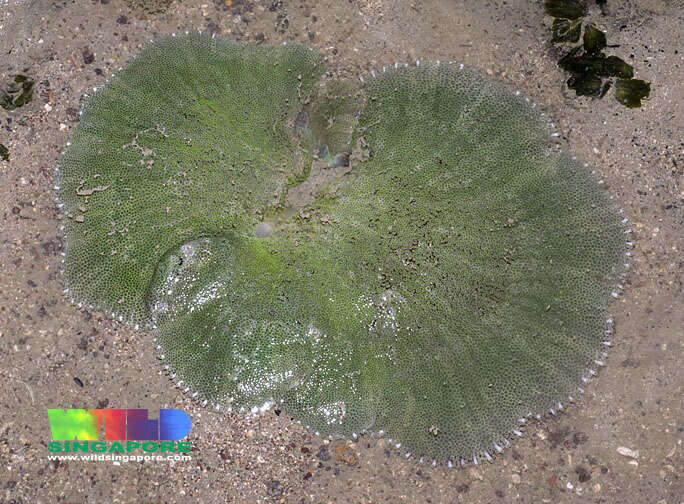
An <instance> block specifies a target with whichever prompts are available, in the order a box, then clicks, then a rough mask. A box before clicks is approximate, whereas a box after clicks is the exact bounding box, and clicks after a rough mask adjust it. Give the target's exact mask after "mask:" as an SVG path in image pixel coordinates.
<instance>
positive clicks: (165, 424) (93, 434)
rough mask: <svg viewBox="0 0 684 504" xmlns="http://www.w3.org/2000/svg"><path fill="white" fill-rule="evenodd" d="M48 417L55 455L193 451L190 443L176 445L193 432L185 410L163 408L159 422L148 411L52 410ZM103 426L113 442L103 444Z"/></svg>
mask: <svg viewBox="0 0 684 504" xmlns="http://www.w3.org/2000/svg"><path fill="white" fill-rule="evenodd" d="M47 414H48V419H49V421H50V429H51V431H52V439H53V441H52V442H50V443H49V444H48V451H49V452H51V453H69V452H71V453H78V452H85V453H88V452H94V453H103V452H109V453H112V452H119V453H124V452H125V453H130V452H132V451H135V450H138V449H142V451H143V452H145V453H155V452H158V453H169V452H170V453H183V452H189V451H190V450H191V444H190V442H175V441H178V440H180V439H183V438H184V437H185V436H187V435H188V434H189V433H190V417H189V416H188V415H187V414H186V413H185V412H183V411H181V410H177V409H160V410H159V419H149V418H148V413H147V410H146V409H66V410H65V409H48V410H47ZM103 427H104V439H105V441H110V443H106V442H102V441H99V439H100V434H101V432H102V430H103ZM89 441H95V442H94V443H89ZM123 441H125V443H123ZM141 441H145V442H144V443H141Z"/></svg>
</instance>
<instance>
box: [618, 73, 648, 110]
mask: <svg viewBox="0 0 684 504" xmlns="http://www.w3.org/2000/svg"><path fill="white" fill-rule="evenodd" d="M650 93H651V83H650V82H645V81H643V80H639V79H618V81H617V82H616V83H615V98H616V99H617V101H619V102H620V103H622V104H623V105H625V106H626V107H629V108H637V107H641V100H643V99H644V98H648V95H649V94H650Z"/></svg>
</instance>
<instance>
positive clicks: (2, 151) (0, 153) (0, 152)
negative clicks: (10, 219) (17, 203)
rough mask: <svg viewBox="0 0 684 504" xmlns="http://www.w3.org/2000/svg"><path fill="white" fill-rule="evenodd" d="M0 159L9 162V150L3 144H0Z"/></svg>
mask: <svg viewBox="0 0 684 504" xmlns="http://www.w3.org/2000/svg"><path fill="white" fill-rule="evenodd" d="M0 159H2V160H3V161H9V149H8V148H7V147H5V146H4V145H2V144H0ZM13 210H14V209H13Z"/></svg>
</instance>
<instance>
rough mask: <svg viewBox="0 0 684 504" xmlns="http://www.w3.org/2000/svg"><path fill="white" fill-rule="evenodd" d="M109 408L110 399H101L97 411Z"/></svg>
mask: <svg viewBox="0 0 684 504" xmlns="http://www.w3.org/2000/svg"><path fill="white" fill-rule="evenodd" d="M107 406H109V399H100V400H99V401H97V409H102V408H106V407H107Z"/></svg>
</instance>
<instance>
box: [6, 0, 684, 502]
mask: <svg viewBox="0 0 684 504" xmlns="http://www.w3.org/2000/svg"><path fill="white" fill-rule="evenodd" d="M227 3H229V4H230V5H226V4H227ZM589 4H590V5H589V17H588V19H590V20H591V21H593V22H595V23H596V24H597V26H598V27H599V28H601V29H602V30H604V31H605V32H606V34H607V37H608V43H609V44H616V45H618V46H619V47H616V48H612V49H611V50H610V51H611V52H610V54H616V55H618V56H620V57H622V58H624V59H625V60H626V61H628V62H629V63H631V64H633V65H634V67H635V71H636V77H637V78H640V79H644V80H647V81H650V82H651V83H652V90H651V96H650V98H649V99H648V100H647V101H645V102H644V105H643V107H642V108H641V109H627V108H625V107H623V106H621V105H620V104H618V103H617V102H616V101H615V99H614V98H613V94H612V91H611V92H609V94H608V96H606V97H605V98H604V99H603V100H589V99H576V98H574V93H573V92H571V91H570V92H568V91H567V90H566V89H564V86H563V85H562V83H563V81H564V80H565V79H566V78H567V75H566V74H565V73H564V72H563V71H562V70H560V69H559V68H558V67H557V65H556V61H557V59H558V53H557V50H556V49H554V48H553V47H552V45H551V44H550V43H549V38H550V26H551V18H549V17H548V16H546V15H545V14H544V11H543V8H542V7H541V5H542V2H537V1H533V2H526V1H522V0H509V1H501V0H493V1H489V2H480V1H474V0H471V1H458V0H450V1H447V0H442V1H429V0H414V1H409V0H406V1H400V0H349V1H346V0H337V1H328V0H325V1H320V2H314V1H301V2H300V1H273V0H256V1H249V0H233V2H232V3H231V2H222V1H221V0H206V3H202V2H195V1H190V0H186V1H180V2H179V1H173V2H171V3H167V2H165V1H164V0H156V1H148V2H140V1H135V0H129V2H128V3H126V2H123V1H117V0H53V1H48V0H36V1H29V0H0V82H6V81H7V80H8V79H9V78H10V76H11V75H14V74H16V73H22V72H23V73H26V74H27V75H29V76H30V77H32V78H33V79H34V80H35V82H36V94H35V98H34V100H33V101H32V102H31V103H29V104H28V105H26V106H24V107H21V108H19V109H17V110H14V111H11V112H7V111H5V110H2V109H0V143H2V144H4V145H5V146H7V147H8V148H9V152H10V160H9V161H0V181H1V183H0V202H1V204H0V214H1V215H0V239H1V240H2V247H0V268H1V271H2V274H1V276H0V351H1V354H0V355H1V356H2V358H1V359H0V378H1V379H2V385H3V386H2V388H1V389H0V503H9V502H15V503H18V502H23V503H33V502H64V503H81V502H150V503H157V502H159V503H166V502H169V503H170V502H203V503H215V502H216V503H218V502H221V503H242V502H246V503H252V502H264V503H266V502H283V503H309V502H314V503H327V502H339V503H347V502H348V503H381V502H426V503H427V502H429V503H456V502H468V503H497V502H502V503H508V502H519V503H566V502H567V503H575V502H576V503H585V502H591V503H620V504H631V503H653V504H678V503H680V502H684V497H682V496H683V495H684V484H683V483H682V480H681V474H682V467H683V464H682V460H683V457H682V450H684V447H683V446H682V437H683V436H684V434H683V430H684V424H683V419H684V414H683V411H682V384H683V383H684V372H683V371H682V370H683V369H684V366H683V365H682V362H683V360H682V335H683V328H684V315H683V313H684V310H683V309H682V304H683V303H682V278H681V274H682V250H683V249H684V230H683V229H682V223H683V221H684V217H683V208H684V192H683V189H682V186H681V183H682V175H683V170H684V144H683V137H684V134H683V133H682V132H684V86H682V82H684V59H683V57H682V50H683V49H684V44H683V43H682V42H684V13H683V12H684V9H682V6H681V5H679V6H678V5H676V2H675V3H673V2H664V1H660V0H651V1H636V0H632V1H628V0H623V1H617V0H614V1H613V0H608V2H607V3H606V6H605V7H604V10H603V12H602V11H601V9H600V8H599V7H598V6H596V5H595V3H594V2H593V1H592V2H589ZM197 29H201V30H209V31H212V32H215V33H217V35H219V36H222V37H225V38H228V39H232V40H240V41H248V42H254V43H264V44H278V43H281V42H283V41H296V42H299V43H303V44H306V45H309V46H310V47H312V48H315V49H316V50H318V51H320V52H321V53H322V54H323V55H324V56H325V57H326V60H327V63H328V65H329V66H330V68H331V69H332V71H333V72H334V73H336V74H339V75H344V76H347V77H354V78H356V77H358V76H359V75H363V74H365V73H367V72H369V71H370V70H371V69H373V68H379V67H382V65H383V64H387V63H389V62H394V61H400V62H412V61H415V60H416V59H425V60H430V59H431V60H437V59H439V60H441V61H448V60H454V61H458V62H463V63H465V64H467V65H470V66H472V67H475V68H478V69H480V70H481V71H482V72H486V73H487V74H488V75H490V76H491V78H493V79H496V80H500V81H503V82H506V83H508V84H509V85H511V86H512V87H513V88H515V89H518V90H520V91H521V92H522V93H523V94H524V95H526V96H528V97H530V98H531V99H532V100H534V101H535V102H536V103H538V104H539V106H540V107H541V108H542V109H543V110H544V111H545V112H546V113H547V114H548V115H549V116H550V117H551V118H552V120H553V122H554V124H555V126H556V128H557V129H558V131H559V132H560V133H561V137H562V140H563V143H564V144H565V146H566V147H567V149H569V150H570V151H572V152H573V153H574V154H576V155H577V156H578V157H580V158H581V159H583V160H585V161H587V162H589V163H590V164H591V165H593V166H594V167H595V169H596V170H597V172H599V174H600V175H601V177H602V178H603V179H604V180H605V182H606V184H607V186H608V188H609V190H610V191H611V193H612V194H613V195H614V196H615V198H616V200H618V201H619V202H620V203H621V205H622V206H623V208H624V211H625V215H627V216H628V217H629V218H630V219H631V221H632V223H633V226H632V231H633V234H634V244H635V248H634V250H633V264H632V272H631V274H630V276H629V277H628V281H627V282H626V284H625V293H624V295H623V296H621V297H620V298H619V299H618V300H617V301H615V302H614V303H613V308H612V312H613V314H614V318H615V335H614V338H613V342H614V346H613V349H612V350H611V352H610V355H609V358H608V363H607V364H608V365H607V366H606V367H605V368H604V369H602V370H601V372H600V374H599V376H598V378H597V379H595V380H593V382H592V383H591V384H590V385H589V386H588V387H587V390H586V394H585V395H584V396H583V397H582V398H581V399H580V400H579V401H578V402H577V403H575V404H574V405H572V406H571V407H569V408H566V409H565V410H564V411H563V412H562V413H559V414H557V415H556V416H554V417H550V418H547V419H545V420H544V421H543V422H541V423H534V424H532V425H529V426H528V427H527V429H526V431H525V434H524V436H523V438H522V439H520V440H518V441H517V442H516V443H515V445H514V446H513V448H510V449H508V450H506V451H505V452H504V454H503V455H502V456H500V457H498V458H496V459H495V461H494V462H493V463H485V464H480V465H478V466H469V467H467V468H465V469H449V468H447V467H442V466H437V467H432V466H430V465H425V464H419V463H418V462H416V461H415V460H410V459H409V460H407V459H405V458H404V457H402V456H400V455H399V454H398V453H396V452H395V451H393V450H391V449H390V448H389V447H388V446H387V445H386V443H385V442H384V441H383V440H377V439H375V438H369V437H361V438H359V440H357V441H354V442H352V441H346V442H345V441H342V442H333V443H328V442H327V441H323V440H321V439H319V438H317V437H316V436H314V435H312V434H310V433H308V432H306V430H305V429H303V428H302V427H300V426H298V425H296V424H295V423H293V422H291V421H290V419H289V417H286V415H276V414H275V413H274V412H273V411H270V412H268V413H267V414H266V415H265V416H262V417H248V416H245V415H240V414H232V415H226V414H220V413H215V412H212V411H209V410H207V409H205V408H202V407H201V406H199V405H198V404H196V403H195V402H193V401H192V400H191V399H189V398H187V397H185V396H184V395H183V394H182V393H181V391H179V390H178V389H176V388H175V387H173V386H172V383H171V382H170V381H169V379H168V378H167V377H166V376H165V375H164V374H163V372H162V369H161V366H160V365H159V363H158V362H157V359H156V357H155V353H154V351H153V347H152V343H151V336H150V335H149V334H148V333H143V332H133V331H132V330H130V329H128V328H126V327H123V326H121V325H118V324H117V323H115V322H113V321H110V320H108V319H107V318H105V317H104V316H103V315H102V314H101V313H97V312H89V311H85V310H82V309H78V308H77V307H75V306H72V305H70V304H69V303H68V302H67V301H66V300H65V299H64V297H63V295H62V290H61V285H60V282H59V275H58V269H59V263H60V252H61V250H62V242H61V239H60V237H59V232H58V228H59V221H60V219H61V218H63V216H62V215H61V214H60V212H59V211H58V209H57V207H56V205H55V202H54V199H53V189H52V188H53V182H52V173H53V169H54V166H55V163H56V160H57V158H58V156H59V153H60V152H61V151H62V149H63V148H64V145H65V142H66V140H67V138H68V136H69V134H70V131H71V130H72V129H73V128H74V126H75V125H76V124H77V121H78V118H79V116H78V111H79V109H80V104H81V100H82V98H83V95H84V93H86V92H87V91H88V90H89V89H91V88H92V87H93V86H98V85H101V84H102V83H103V82H104V80H105V78H106V76H107V75H109V74H111V73H112V72H113V71H115V70H116V69H117V68H118V67H119V66H121V65H123V64H125V63H126V62H127V61H129V60H130V58H131V57H132V56H133V55H134V54H136V53H138V52H139V51H140V50H141V48H142V47H143V46H144V44H145V43H146V42H147V41H148V40H149V39H153V38H157V37H160V36H163V35H166V34H169V33H172V32H184V31H185V30H197ZM24 69H26V71H25V72H24ZM48 407H64V408H78V407H80V408H95V407H99V408H107V407H109V408H117V407H130V408H136V407H137V408H148V409H150V410H152V411H154V410H156V409H158V408H177V409H182V410H184V411H186V412H187V413H188V414H189V415H190V417H191V419H192V431H191V433H190V435H189V438H188V440H189V441H191V442H192V445H193V451H192V453H191V455H192V459H191V460H190V461H176V462H167V461H164V462H155V463H152V462H120V463H119V464H115V463H112V462H111V461H110V462H95V461H90V462H86V461H51V460H48V452H47V443H48V442H49V441H51V437H50V427H49V424H48V419H47V414H46V408H48ZM625 448H626V449H628V450H630V451H629V452H628V451H625V450H624V449H625ZM636 452H638V453H636ZM625 454H627V455H625ZM629 455H631V456H629Z"/></svg>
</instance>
